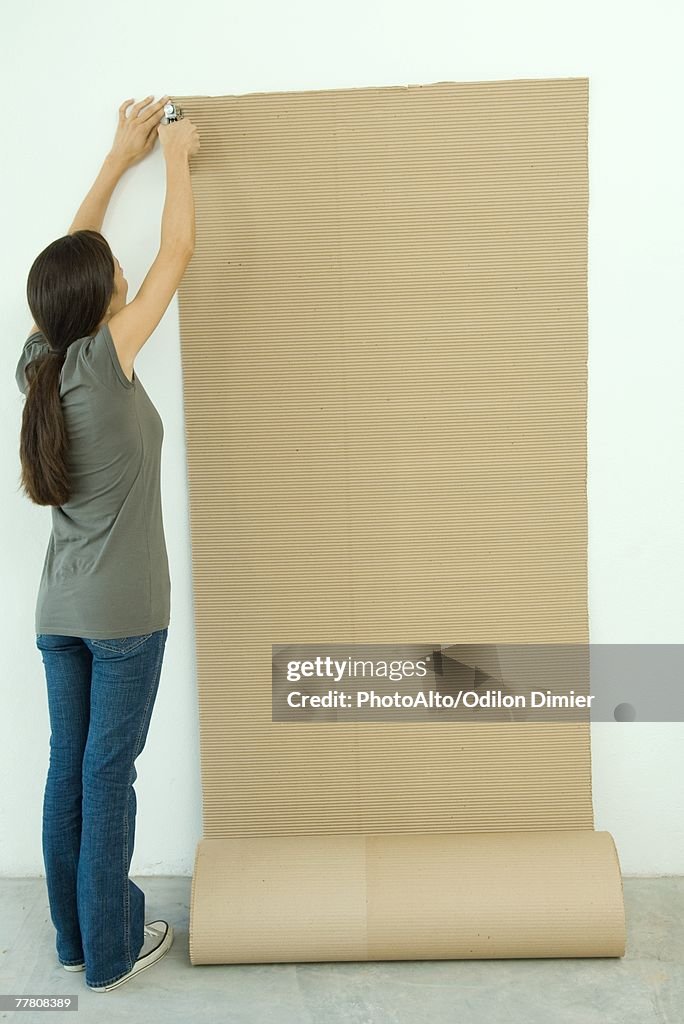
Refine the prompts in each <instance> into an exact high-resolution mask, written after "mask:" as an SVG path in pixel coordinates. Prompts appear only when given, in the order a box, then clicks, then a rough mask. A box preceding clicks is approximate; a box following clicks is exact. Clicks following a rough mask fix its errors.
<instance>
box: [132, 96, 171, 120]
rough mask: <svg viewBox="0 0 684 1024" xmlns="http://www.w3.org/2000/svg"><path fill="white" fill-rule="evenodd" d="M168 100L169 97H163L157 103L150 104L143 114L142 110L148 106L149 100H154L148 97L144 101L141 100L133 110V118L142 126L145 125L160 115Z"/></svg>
mask: <svg viewBox="0 0 684 1024" xmlns="http://www.w3.org/2000/svg"><path fill="white" fill-rule="evenodd" d="M168 98H169V97H168V96H162V98H161V99H160V100H157V102H156V103H152V104H150V106H149V107H148V108H147V109H146V110H145V111H144V112H143V113H142V114H141V113H140V111H141V110H142V108H143V107H144V106H145V105H146V104H147V102H148V100H151V99H152V97H151V96H146V97H145V99H144V100H141V101H140V103H136V105H135V106H134V107H133V109H132V110H131V117H132V118H134V117H135V118H137V119H138V121H139V122H140V123H141V124H144V123H145V122H146V121H149V120H150V118H152V117H155V116H156V115H157V114H158V113H159V111H160V110H161V109H162V107H163V106H164V104H165V103H166V102H167V100H168Z"/></svg>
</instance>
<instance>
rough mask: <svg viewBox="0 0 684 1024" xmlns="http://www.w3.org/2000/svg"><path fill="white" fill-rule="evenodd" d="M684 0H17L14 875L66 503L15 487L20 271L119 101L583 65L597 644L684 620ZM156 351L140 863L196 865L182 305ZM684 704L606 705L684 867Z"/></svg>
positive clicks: (4, 459) (619, 755) (148, 255)
mask: <svg viewBox="0 0 684 1024" xmlns="http://www.w3.org/2000/svg"><path fill="white" fill-rule="evenodd" d="M683 31H684V13H683V9H682V7H681V5H679V4H678V3H675V2H672V3H666V2H663V0H656V2H652V3H650V4H649V5H647V6H643V5H634V6H633V7H632V6H631V5H630V4H625V3H618V2H617V0H613V2H610V3H602V4H596V3H589V2H587V0H578V2H576V3H574V4H567V5H563V6H562V5H560V4H549V3H546V2H538V3H532V2H529V0H518V2H516V3H513V4H512V3H508V2H506V0H500V2H496V3H486V2H482V3H479V4H459V3H457V2H435V0H423V2H422V3H420V4H415V3H409V2H404V0H383V2H373V0H363V2H361V3H359V2H358V0H347V2H346V3H344V4H338V5H336V6H333V5H331V4H326V3H323V4H321V3H315V2H313V0H299V2H298V0H290V2H289V3H287V4H280V3H276V2H275V0H268V2H266V3H258V2H257V3H254V4H250V5H246V4H241V5H231V4H223V3H218V2H214V3H212V2H207V0H197V2H196V3H194V4H193V5H192V6H191V7H189V6H188V5H187V4H180V3H178V2H174V0H170V2H167V3H165V4H163V5H154V4H153V5H146V4H141V3H139V2H136V3H132V2H131V0H122V2H121V3H117V4H114V5H112V4H109V5H105V6H103V7H97V6H94V5H93V4H92V3H90V2H85V0H77V2H71V3H70V2H63V3H60V4H56V5H55V4H51V3H48V2H47V0H43V2H39V3H17V2H16V0H14V4H12V0H10V4H9V5H8V6H6V8H5V14H4V17H3V34H4V37H5V47H4V48H3V49H4V53H3V62H2V68H1V70H0V78H1V80H2V90H1V94H2V95H3V96H4V97H5V101H4V104H3V112H2V122H1V128H0V131H1V133H2V139H3V143H4V146H3V149H4V152H3V160H2V161H1V164H2V171H1V173H2V176H3V178H2V194H1V202H2V207H3V210H2V213H3V226H4V232H3V241H4V244H3V246H2V251H1V253H0V260H1V261H2V274H1V275H0V288H1V289H2V301H3V310H4V315H3V344H2V348H1V352H2V377H1V381H0V388H1V389H2V404H1V410H2V412H1V415H2V430H3V442H2V445H0V472H1V473H2V481H3V495H2V513H1V514H2V518H3V522H2V537H3V544H2V568H3V587H2V590H1V593H0V602H1V608H0V614H1V615H2V623H3V632H4V636H3V643H4V654H3V663H4V664H3V671H2V673H1V678H2V682H1V684H0V685H1V687H2V715H1V717H0V770H1V771H2V778H3V786H2V787H1V790H0V813H1V814H2V827H1V828H0V874H4V875H36V874H43V864H42V854H41V843H40V826H41V803H42V793H43V787H44V782H45V772H46V770H47V763H48V742H49V725H48V717H47V706H46V700H45V694H44V676H43V668H42V662H41V660H40V654H39V652H38V651H37V649H36V648H35V641H34V634H33V610H34V601H35V594H36V589H37V586H38V580H39V577H40V571H41V568H42V561H43V555H44V551H45V546H46V544H47V539H48V535H49V530H50V521H49V517H50V513H49V510H47V509H42V508H39V507H37V506H33V505H32V504H31V503H30V502H29V501H28V500H27V499H25V498H23V497H22V496H21V495H20V493H19V490H18V473H19V459H18V437H19V420H20V413H21V398H20V395H19V393H18V391H17V389H16V386H15V383H14V367H15V364H16V360H17V358H18V355H19V351H20V349H21V346H22V343H23V341H24V339H25V338H26V336H27V332H28V329H29V327H30V325H31V316H30V314H29V311H28V307H27V305H26V291H25V288H26V276H27V274H28V270H29V267H30V265H31V263H32V261H33V259H34V258H35V256H36V255H37V254H38V252H39V251H40V250H41V249H42V248H44V246H45V245H47V243H48V242H49V241H51V240H52V239H53V238H55V237H57V236H58V235H62V234H64V233H65V232H66V230H67V228H68V226H69V224H70V222H71V219H72V217H73V215H74V213H75V212H76V209H77V208H78V206H79V204H80V202H81V200H82V199H83V197H84V195H85V193H86V192H87V191H88V189H89V188H90V185H91V184H92V182H93V180H94V178H95V176H96V174H97V171H98V170H99V167H100V163H101V161H102V159H103V158H104V155H105V153H106V152H107V150H108V149H109V146H110V144H111V140H112V138H113V133H114V127H115V123H116V112H117V108H118V106H119V104H120V103H121V102H122V101H123V100H124V99H126V98H127V97H129V96H134V97H135V98H136V99H141V98H143V97H144V96H146V95H147V94H148V93H153V94H154V96H155V98H157V97H159V96H161V95H162V94H163V93H169V94H170V95H172V96H173V95H174V94H175V95H178V96H180V95H183V94H186V95H187V94H203V95H224V94H231V93H249V92H269V91H281V90H305V89H330V88H354V87H362V86H378V85H405V84H409V83H411V84H417V83H431V82H438V81H485V80H503V79H514V78H565V77H571V76H572V77H575V76H581V77H588V78H589V79H590V83H589V95H590V101H589V102H590V114H589V122H590V124H589V159H590V215H589V216H590V224H589V263H590V279H589V350H590V352H589V381H590V383H589V481H588V486H589V519H590V522H589V527H590V548H589V560H590V615H591V638H592V641H593V642H595V643H620V642H628V643H649V644H654V643H681V642H682V641H684V622H683V618H682V604H683V602H682V586H681V581H682V579H683V578H684V537H683V534H682V520H683V516H682V512H683V506H684V502H683V493H684V473H683V471H682V448H683V446H682V430H683V428H684V403H683V402H682V380H683V379H684V372H683V371H684V366H683V365H682V364H683V362H684V355H683V345H682V341H683V331H682V328H683V326H684V322H683V321H684V316H683V313H682V303H681V294H682V273H683V271H684V254H683V250H682V236H683V228H684V224H683V220H684V218H683V216H682V190H683V188H684V181H683V180H682V106H683V105H682V87H681V76H680V73H679V70H678V69H679V67H680V60H681V41H682V38H684V35H683ZM163 170H164V169H163V163H162V158H161V155H160V152H159V148H158V144H157V149H156V150H155V152H154V153H153V154H152V155H151V156H150V157H148V158H147V159H146V160H145V161H144V162H143V163H141V164H139V165H138V166H136V167H135V168H133V169H132V170H130V171H128V172H127V175H126V177H125V178H124V179H123V180H122V182H121V183H120V184H119V186H118V188H117V191H116V192H115V194H114V198H113V200H112V203H111V205H110V209H109V212H108V215H107V217H106V219H105V223H104V227H103V230H104V233H105V234H106V235H107V237H108V239H109V240H110V243H111V245H112V248H113V249H114V251H115V253H116V254H117V255H118V256H119V257H120V259H121V262H122V264H123V266H124V267H125V270H126V276H127V278H128V281H129V295H131V296H132V295H134V294H135V291H136V290H137V288H138V287H139V285H140V283H141V281H142V278H143V277H144V274H145V272H146V270H147V268H148V266H149V264H150V262H151V261H152V259H153V258H154V256H155V254H156V247H157V243H158V238H159V224H160V217H161V211H162V206H163V199H164V173H163ZM136 368H137V370H138V372H139V374H140V377H141V379H142V380H144V382H145V387H146V389H147V390H148V392H149V393H150V395H151V396H152V399H153V401H154V402H155V403H156V405H157V408H158V409H159V411H160V414H161V416H162V418H163V420H164V425H165V443H164V461H163V468H162V474H163V476H162V485H163V501H164V516H165V524H166V533H167V545H168V550H169V558H170V563H171V576H172V621H171V627H170V630H169V639H168V644H167V651H166V657H165V665H164V670H163V675H162V681H161V687H160V692H159V695H158V698H157V704H156V707H155V712H154V715H153V719H152V725H151V729H150V734H149V738H148V743H147V746H146V748H145V750H144V751H143V753H142V755H141V756H140V758H139V760H138V762H137V767H138V775H139V778H138V781H137V783H136V791H137V794H138V804H139V811H138V818H137V829H136V832H137V834H136V848H135V854H134V857H133V864H132V872H133V873H134V874H136V873H140V874H145V873H152V874H176V873H181V874H186V875H187V874H191V873H192V866H193V856H194V851H195V844H196V841H197V839H198V837H199V836H200V834H201V786H200V775H199V733H198V716H197V690H196V678H195V661H194V651H193V642H194V641H193V620H192V589H191V563H190V536H189V521H188V502H187V487H186V471H185V456H184V442H183V406H182V390H181V380H182V378H181V366H180V352H179V334H178V313H177V305H176V303H175V302H174V304H173V305H172V306H171V307H170V309H169V310H168V312H167V314H166V316H165V317H164V320H163V321H162V323H161V324H160V326H159V328H158V330H157V331H156V333H155V335H154V337H153V338H152V339H151V341H150V342H149V343H148V344H147V345H146V346H145V348H144V349H143V351H142V352H141V354H140V356H139V358H138V360H137V363H136ZM683 740H684V725H682V723H674V724H643V723H642V724H629V725H627V724H623V725H618V724H608V723H602V724H600V725H597V726H595V727H594V728H593V770H594V801H595V811H596V827H597V828H599V829H607V830H609V831H610V832H612V834H613V836H614V837H615V839H616V842H617V846H618V850H619V854H620V858H621V863H622V868H623V872H624V873H625V874H667V873H684V831H683V830H684V825H683V822H684V786H682V769H683V768H684V754H683V750H684V745H683V742H682V741H683Z"/></svg>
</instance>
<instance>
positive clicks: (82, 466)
mask: <svg viewBox="0 0 684 1024" xmlns="http://www.w3.org/2000/svg"><path fill="white" fill-rule="evenodd" d="M150 100H152V97H151V96H148V97H146V98H145V99H144V100H142V101H141V102H140V103H136V104H135V105H134V106H133V108H132V110H131V112H130V116H129V115H128V114H127V110H128V107H129V106H130V104H131V103H132V102H133V101H132V100H127V101H125V102H124V103H123V104H122V105H121V107H120V108H119V118H118V126H117V129H116V134H115V138H114V143H113V145H112V148H111V150H110V152H109V153H108V154H107V156H106V158H105V161H104V164H103V167H102V169H101V171H100V173H99V175H98V177H97V179H96V181H95V184H94V185H93V187H92V189H91V190H90V192H89V193H88V195H87V196H86V198H85V200H84V202H83V204H82V205H81V207H80V209H79V211H78V213H77V214H76V218H75V220H74V222H73V224H72V225H71V228H70V229H69V233H68V234H67V235H65V236H64V237H62V238H58V239H56V240H55V241H53V242H51V244H50V245H48V246H47V248H46V249H44V250H43V252H41V253H40V254H39V255H38V257H37V258H36V260H35V262H34V263H33V265H32V267H31V270H30V272H29V276H28V282H27V296H28V304H29V308H30V310H31V313H32V315H33V317H34V320H35V323H34V325H33V330H32V332H31V334H30V336H29V338H28V340H27V342H26V344H25V345H24V349H23V352H22V354H21V357H20V359H19V363H18V365H17V372H16V379H17V383H18V385H19V388H20V390H21V391H22V392H23V393H24V394H25V396H26V402H25V404H24V409H23V415H22V424H21V439H20V460H21V487H22V489H23V490H24V491H25V492H26V494H27V495H28V497H29V498H30V499H31V500H32V501H34V502H35V503H36V504H38V505H50V506H51V507H52V533H51V536H50V540H49V543H48V548H47V552H46V556H45V562H44V566H43V574H42V578H41V581H40V586H39V591H38V599H37V604H36V611H35V630H36V644H37V646H38V649H39V650H40V652H41V657H42V660H43V664H44V668H45V675H46V680H47V693H48V708H49V716H50V727H51V736H50V765H49V769H48V774H47V781H46V786H45V795H44V803H43V836H42V839H43V857H44V861H45V870H46V882H47V889H48V898H49V903H50V914H51V917H52V922H53V924H54V926H55V929H56V932H57V937H56V947H57V956H58V959H59V961H60V963H61V964H63V965H64V967H65V968H66V969H67V970H85V972H86V973H85V980H86V984H87V985H88V987H89V988H91V989H93V990H94V991H96V992H107V991H109V990H110V989H112V988H116V987H117V986H119V985H121V984H123V983H124V982H126V981H128V980H129V979H130V978H131V977H134V976H135V975H136V974H137V973H139V972H140V971H141V970H144V969H145V968H146V967H149V966H151V965H152V964H153V963H155V962H156V961H157V960H159V959H160V957H162V956H163V955H164V954H165V953H166V952H167V950H168V949H169V948H170V946H171V943H172V941H173V929H172V928H171V926H170V925H169V924H168V923H167V922H166V921H153V922H151V923H149V924H147V925H146V924H145V897H144V894H143V892H142V891H141V890H140V889H139V888H138V887H137V886H136V885H135V884H134V883H133V882H132V881H131V880H130V879H129V877H128V872H129V870H130V865H131V859H132V854H133V844H134V835H135V814H136V795H135V790H134V788H133V783H134V781H135V779H136V778H137V773H136V770H135V760H136V758H137V757H138V755H139V754H140V752H141V751H142V749H143V747H144V745H145V741H146V738H147V732H148V728H149V724H150V717H151V714H152V708H153V705H154V701H155V697H156V694H157V688H158V683H159V677H160V673H161V664H162V658H163V654H164V648H165V644H166V637H167V633H168V624H169V612H170V590H171V587H170V579H169V571H168V562H167V553H166V545H165V541H164V527H163V521H162V511H161V498H160V457H161V447H162V439H163V433H164V430H163V426H162V421H161V419H160V417H159V414H158V412H157V410H156V409H155V407H154V405H153V404H152V402H151V400H150V398H149V397H148V395H147V392H146V391H145V389H144V388H143V386H142V382H141V381H140V379H139V377H138V376H137V374H136V373H135V371H134V360H135V357H136V355H137V353H138V352H139V351H140V349H141V348H142V346H143V345H144V344H145V342H146V341H147V339H148V338H149V337H150V335H151V334H152V332H153V331H154V329H155V327H156V326H157V324H158V323H159V321H160V320H161V318H162V316H163V315H164V312H165V310H166V308H167V306H168V304H169V302H170V301H171V298H172V297H173V295H174V293H175V291H176V289H177V288H178V285H179V283H180V281H181V279H182V277H183V274H184V272H185V269H186V267H187V265H188V263H189V261H190V259H191V257H192V253H193V249H194V244H195V211H194V201H193V196H192V187H191V181H190V169H189V159H190V157H191V156H192V155H193V154H195V153H196V152H197V151H198V149H199V133H198V131H197V128H196V127H195V126H194V125H193V124H192V122H191V121H189V120H188V119H187V118H183V119H181V120H180V121H177V122H171V123H169V124H167V125H163V124H161V123H160V118H161V115H162V108H163V106H164V104H165V103H166V101H167V100H168V97H167V96H164V97H162V99H161V100H159V101H158V102H156V103H150V102H149V101H150ZM157 136H159V139H160V142H161V145H162V149H163V154H164V159H165V164H166V201H165V204H164V212H163V217H162V226H161V243H160V247H159V253H158V255H157V257H156V259H155V261H154V263H153V264H152V266H151V267H150V270H149V272H148V274H147V276H146V277H145V280H144V281H143V284H142V286H141V288H140V291H139V292H138V294H137V295H136V297H135V298H134V299H133V301H132V302H129V303H128V304H127V303H126V296H127V291H128V283H127V281H126V278H125V277H124V274H123V270H122V268H121V264H120V263H119V261H118V260H117V259H116V258H115V257H114V256H113V254H112V251H111V249H110V247H109V245H108V243H107V242H106V240H105V238H104V237H103V236H102V234H100V228H101V227H102V221H103V218H104V214H105V211H106V208H107V205H108V203H109V199H110V198H111V195H112V192H113V190H114V187H115V185H116V183H117V182H118V180H119V178H120V177H121V176H122V174H123V173H124V171H125V170H126V169H127V168H128V167H130V166H131V165H132V164H134V163H136V162H137V161H138V160H140V159H141V158H142V157H143V156H145V155H146V154H147V153H149V152H151V150H152V149H153V147H154V144H155V141H156V139H157Z"/></svg>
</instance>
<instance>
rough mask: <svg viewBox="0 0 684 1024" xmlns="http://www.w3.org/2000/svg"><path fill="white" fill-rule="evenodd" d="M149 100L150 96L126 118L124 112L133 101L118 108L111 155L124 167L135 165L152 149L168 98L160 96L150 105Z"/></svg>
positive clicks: (136, 105) (127, 101)
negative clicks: (117, 119) (117, 121)
mask: <svg viewBox="0 0 684 1024" xmlns="http://www.w3.org/2000/svg"><path fill="white" fill-rule="evenodd" d="M151 99H152V96H146V97H145V99H144V100H141V101H140V102H139V103H136V104H135V105H134V107H133V109H132V110H131V112H130V115H128V116H127V115H126V111H127V109H128V107H129V106H130V105H131V103H133V100H132V99H130V100H124V102H123V103H122V104H121V106H120V107H119V123H118V125H117V126H116V134H115V136H114V142H113V144H112V148H111V155H112V156H114V157H115V158H116V159H117V160H119V161H121V163H122V164H123V166H124V167H130V166H131V165H132V164H135V163H137V162H138V160H141V159H142V158H143V157H144V156H147V154H148V153H149V152H151V150H152V149H153V147H154V143H155V140H156V138H157V127H158V125H159V121H160V120H161V118H162V117H163V116H164V112H163V111H164V104H165V103H166V102H167V101H168V99H169V97H168V96H162V98H161V99H160V100H158V101H157V102H156V103H150V102H149V101H150V100H151ZM148 104H149V106H148ZM143 108H145V109H143Z"/></svg>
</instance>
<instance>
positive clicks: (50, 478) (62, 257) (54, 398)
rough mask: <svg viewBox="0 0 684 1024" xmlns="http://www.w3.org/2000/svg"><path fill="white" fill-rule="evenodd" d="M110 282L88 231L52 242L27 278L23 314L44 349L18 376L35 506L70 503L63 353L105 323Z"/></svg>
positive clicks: (105, 257)
mask: <svg viewBox="0 0 684 1024" xmlns="http://www.w3.org/2000/svg"><path fill="white" fill-rule="evenodd" d="M114 275H115V266H114V256H113V255H112V251H111V249H110V248H109V243H108V242H107V240H106V238H105V237H104V236H103V235H102V234H100V232H99V231H91V230H89V229H84V230H82V231H74V232H73V234H69V235H64V236H63V237H62V238H57V239H55V241H54V242H51V243H50V245H48V246H47V248H46V249H44V250H43V251H42V252H41V253H40V254H39V255H38V256H37V257H36V259H35V260H34V263H33V266H32V267H31V270H30V271H29V276H28V281H27V285H26V292H27V297H28V305H29V309H30V310H31V313H32V314H33V318H34V320H35V322H36V324H39V325H40V326H41V328H43V333H44V336H45V338H46V339H47V341H48V344H49V345H50V351H49V352H45V353H42V354H41V355H40V356H38V358H37V359H32V360H31V362H30V363H27V365H26V369H25V375H26V383H27V385H28V387H27V390H26V402H25V404H24V410H23V414H22V420H21V437H20V442H19V457H20V460H21V479H20V485H21V488H22V490H23V491H24V492H25V493H26V495H27V496H28V497H29V498H30V499H31V501H33V502H35V504H36V505H64V504H66V502H68V501H69V498H70V496H71V492H70V480H69V470H68V459H67V456H68V436H67V429H66V424H65V420H64V411H63V408H62V402H61V398H60V374H61V369H62V366H63V364H64V359H65V357H66V353H67V349H68V348H69V345H71V344H72V342H74V341H76V340H77V339H79V338H87V337H90V336H91V335H93V334H94V333H95V331H96V330H97V328H98V326H99V324H100V323H101V322H102V320H103V319H104V317H105V315H106V313H107V310H108V309H109V306H110V302H111V299H112V296H113V295H114ZM56 338H59V339H60V345H59V347H58V346H57V345H55V343H54V342H55V339H56Z"/></svg>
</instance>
